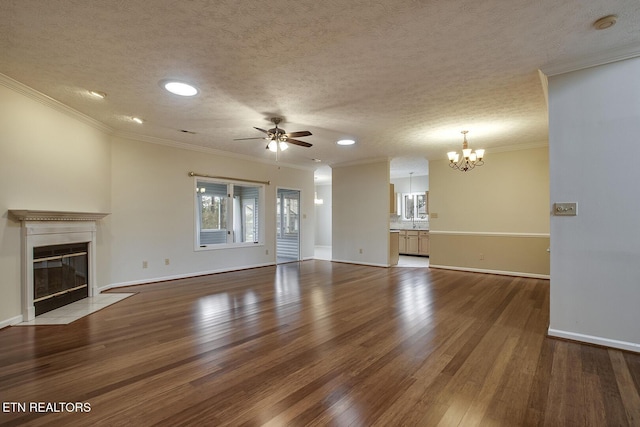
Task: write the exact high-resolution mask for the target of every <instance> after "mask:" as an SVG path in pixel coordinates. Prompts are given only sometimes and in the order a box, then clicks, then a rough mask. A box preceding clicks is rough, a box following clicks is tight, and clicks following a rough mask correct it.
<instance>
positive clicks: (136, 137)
mask: <svg viewBox="0 0 640 427" xmlns="http://www.w3.org/2000/svg"><path fill="white" fill-rule="evenodd" d="M113 136H115V137H118V138H125V139H130V140H133V141H138V142H146V143H149V144H156V145H164V146H166V147H172V148H179V149H182V150H189V151H196V152H198V153H206V154H213V155H215V156H220V157H230V158H233V159H241V160H248V161H251V162H257V163H266V164H268V165H277V166H285V167H288V168H292V169H300V170H307V171H308V170H314V168H315V167H316V166H315V165H312V166H304V165H294V164H290V163H286V162H282V161H278V162H276V161H275V160H271V159H263V158H260V157H252V156H249V155H247V154H240V153H234V152H232V151H224V150H219V149H217V148H211V147H205V146H202V145H195V144H190V143H187V142H179V141H174V140H171V139H166V138H159V137H156V136H148V135H140V134H137V133H130V132H122V131H114V133H113Z"/></svg>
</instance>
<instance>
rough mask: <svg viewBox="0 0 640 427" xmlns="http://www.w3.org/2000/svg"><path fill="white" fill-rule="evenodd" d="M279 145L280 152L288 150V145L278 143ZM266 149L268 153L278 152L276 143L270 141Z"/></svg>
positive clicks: (281, 142)
mask: <svg viewBox="0 0 640 427" xmlns="http://www.w3.org/2000/svg"><path fill="white" fill-rule="evenodd" d="M279 145H280V151H284V150H286V149H287V148H289V144H287V143H286V142H284V141H280V143H279ZM267 148H268V149H269V151H272V152H274V153H275V152H276V151H278V145H276V141H271V142H270V143H269V145H268V146H267Z"/></svg>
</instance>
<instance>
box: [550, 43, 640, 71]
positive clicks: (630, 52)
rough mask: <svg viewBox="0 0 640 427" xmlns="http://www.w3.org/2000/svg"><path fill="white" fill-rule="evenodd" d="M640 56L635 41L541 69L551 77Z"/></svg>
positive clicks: (639, 50)
mask: <svg viewBox="0 0 640 427" xmlns="http://www.w3.org/2000/svg"><path fill="white" fill-rule="evenodd" d="M638 56H640V45H639V44H637V43H635V44H631V45H626V46H621V47H618V48H615V49H608V50H606V51H603V52H601V53H599V54H596V55H588V56H582V57H580V58H576V59H572V60H569V61H557V62H553V63H550V64H546V65H544V66H542V67H540V70H541V71H542V72H543V73H544V74H545V75H547V76H549V77H550V76H556V75H558V74H565V73H570V72H572V71H578V70H583V69H585V68H591V67H597V66H598V65H604V64H610V63H612V62H617V61H624V60H625V59H631V58H636V57H638Z"/></svg>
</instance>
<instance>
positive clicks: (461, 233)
mask: <svg viewBox="0 0 640 427" xmlns="http://www.w3.org/2000/svg"><path fill="white" fill-rule="evenodd" d="M429 234H443V235H450V236H487V237H538V238H546V237H550V236H549V233H510V232H500V231H444V230H429Z"/></svg>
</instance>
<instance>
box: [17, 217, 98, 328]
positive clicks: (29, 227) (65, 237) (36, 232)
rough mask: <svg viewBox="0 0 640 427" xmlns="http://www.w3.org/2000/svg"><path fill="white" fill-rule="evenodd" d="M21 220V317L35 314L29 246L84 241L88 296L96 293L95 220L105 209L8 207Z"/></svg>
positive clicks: (29, 316)
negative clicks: (79, 209) (64, 210)
mask: <svg viewBox="0 0 640 427" xmlns="http://www.w3.org/2000/svg"><path fill="white" fill-rule="evenodd" d="M9 215H10V216H11V217H12V218H14V219H15V220H16V221H20V222H21V223H22V319H23V321H29V320H33V319H34V318H35V309H34V305H33V248H37V247H40V246H49V245H58V244H67V243H85V242H86V243H87V246H88V248H87V250H88V259H87V260H88V263H89V272H88V273H89V277H88V279H89V283H88V285H89V296H90V297H92V296H95V295H96V294H97V283H96V255H95V249H96V221H98V220H100V219H102V218H104V217H105V216H107V215H109V214H108V213H91V212H62V211H39V210H18V209H12V210H9Z"/></svg>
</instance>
